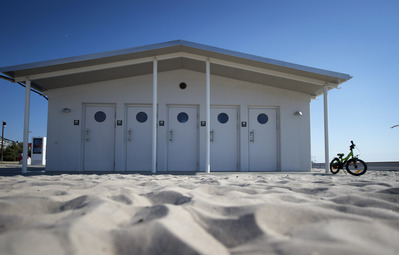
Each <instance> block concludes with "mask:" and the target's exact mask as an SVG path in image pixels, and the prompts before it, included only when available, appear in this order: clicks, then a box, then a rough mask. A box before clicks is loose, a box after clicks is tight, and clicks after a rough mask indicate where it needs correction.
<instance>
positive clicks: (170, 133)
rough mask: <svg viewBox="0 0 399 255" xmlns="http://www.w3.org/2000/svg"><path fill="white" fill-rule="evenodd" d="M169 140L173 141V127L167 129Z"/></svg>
mask: <svg viewBox="0 0 399 255" xmlns="http://www.w3.org/2000/svg"><path fill="white" fill-rule="evenodd" d="M169 141H170V142H171V143H173V129H171V130H169Z"/></svg>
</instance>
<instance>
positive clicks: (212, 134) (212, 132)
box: [209, 129, 215, 143]
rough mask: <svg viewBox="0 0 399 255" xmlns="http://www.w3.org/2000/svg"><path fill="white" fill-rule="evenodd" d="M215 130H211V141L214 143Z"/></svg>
mask: <svg viewBox="0 0 399 255" xmlns="http://www.w3.org/2000/svg"><path fill="white" fill-rule="evenodd" d="M214 134H215V133H214V131H213V129H212V130H211V132H210V135H209V138H210V141H211V143H213V136H214Z"/></svg>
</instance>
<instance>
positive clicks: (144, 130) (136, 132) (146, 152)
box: [125, 106, 152, 171]
mask: <svg viewBox="0 0 399 255" xmlns="http://www.w3.org/2000/svg"><path fill="white" fill-rule="evenodd" d="M125 139H126V170H129V171H132V170H135V171H151V167H152V107H151V106H128V107H127V108H126V130H125Z"/></svg>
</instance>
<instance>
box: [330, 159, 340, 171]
mask: <svg viewBox="0 0 399 255" xmlns="http://www.w3.org/2000/svg"><path fill="white" fill-rule="evenodd" d="M330 171H331V173H333V174H336V173H338V172H339V159H338V158H334V159H333V160H331V163H330Z"/></svg>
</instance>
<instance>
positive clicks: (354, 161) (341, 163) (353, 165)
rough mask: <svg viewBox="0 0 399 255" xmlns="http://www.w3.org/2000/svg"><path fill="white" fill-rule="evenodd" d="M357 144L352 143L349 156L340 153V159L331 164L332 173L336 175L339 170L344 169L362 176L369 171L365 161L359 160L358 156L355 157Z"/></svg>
mask: <svg viewBox="0 0 399 255" xmlns="http://www.w3.org/2000/svg"><path fill="white" fill-rule="evenodd" d="M355 146H356V145H355V144H354V143H353V141H351V146H350V147H349V149H350V151H351V152H349V154H348V156H346V157H345V158H343V157H344V154H343V153H338V154H337V155H338V157H339V158H334V159H333V160H332V161H331V163H330V170H331V173H333V174H336V173H338V172H339V170H341V169H342V170H343V169H344V167H345V168H346V170H347V171H348V172H349V173H350V174H352V175H357V176H358V175H362V174H364V173H365V172H366V171H367V165H366V163H364V161H363V160H361V159H359V158H358V156H354V155H353V149H354V148H355Z"/></svg>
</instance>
